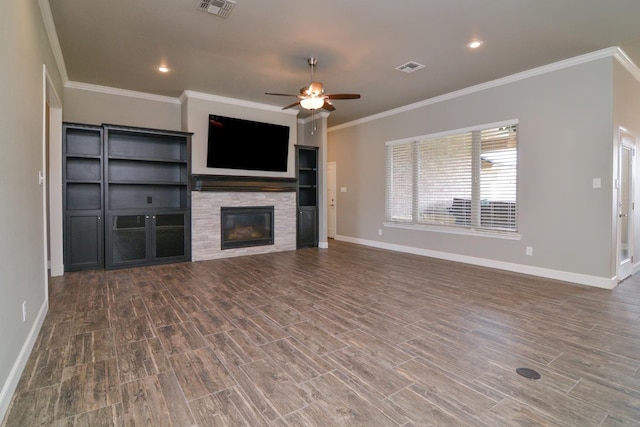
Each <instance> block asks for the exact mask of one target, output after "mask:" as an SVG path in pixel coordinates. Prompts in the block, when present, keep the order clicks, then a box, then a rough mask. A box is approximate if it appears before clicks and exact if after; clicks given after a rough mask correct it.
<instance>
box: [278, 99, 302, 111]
mask: <svg viewBox="0 0 640 427" xmlns="http://www.w3.org/2000/svg"><path fill="white" fill-rule="evenodd" d="M296 105H300V101H298V102H294V103H293V104H289V105H287V106H286V107H282V109H283V110H286V109H287V108H291V107H295V106H296Z"/></svg>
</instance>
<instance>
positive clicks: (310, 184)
mask: <svg viewBox="0 0 640 427" xmlns="http://www.w3.org/2000/svg"><path fill="white" fill-rule="evenodd" d="M296 175H297V178H298V186H297V205H298V206H297V209H298V214H297V246H298V247H299V248H304V247H313V246H318V147H309V146H304V145H297V146H296Z"/></svg>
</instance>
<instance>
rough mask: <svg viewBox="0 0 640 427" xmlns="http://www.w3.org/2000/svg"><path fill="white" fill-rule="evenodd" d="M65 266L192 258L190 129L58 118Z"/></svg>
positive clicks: (78, 267)
mask: <svg viewBox="0 0 640 427" xmlns="http://www.w3.org/2000/svg"><path fill="white" fill-rule="evenodd" d="M63 132H64V156H63V162H64V164H63V171H64V177H63V178H64V180H63V183H64V186H63V192H64V213H65V231H64V262H65V270H67V271H72V270H81V269H96V268H103V267H106V268H108V269H111V268H121V267H132V266H138V265H147V264H160V263H169V262H179V261H189V260H190V259H191V210H190V209H191V198H190V180H189V175H190V170H189V159H190V147H191V134H190V133H185V132H175V131H164V130H155V129H144V128H134V127H127V126H118V125H102V126H90V125H80V124H72V123H65V124H64V127H63Z"/></svg>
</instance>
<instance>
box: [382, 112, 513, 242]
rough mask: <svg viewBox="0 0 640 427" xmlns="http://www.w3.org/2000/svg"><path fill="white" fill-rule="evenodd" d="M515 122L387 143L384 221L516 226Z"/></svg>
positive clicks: (491, 227)
mask: <svg viewBox="0 0 640 427" xmlns="http://www.w3.org/2000/svg"><path fill="white" fill-rule="evenodd" d="M517 131H518V125H517V122H509V123H503V124H500V125H495V124H494V125H487V127H478V128H473V129H466V130H463V131H454V132H451V133H447V134H443V135H442V134H441V135H435V136H425V137H420V138H416V139H414V140H403V141H395V142H389V143H387V189H386V190H387V191H386V203H387V209H386V221H388V222H395V223H404V224H417V225H420V224H423V225H424V224H426V225H435V226H449V227H463V228H470V229H484V230H491V231H503V232H504V231H506V232H510V231H517V175H518V174H517V171H518V151H517V150H518V144H517V142H518V141H517Z"/></svg>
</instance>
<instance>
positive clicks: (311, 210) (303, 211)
mask: <svg viewBox="0 0 640 427" xmlns="http://www.w3.org/2000/svg"><path fill="white" fill-rule="evenodd" d="M308 246H318V208H316V207H304V206H301V207H299V208H298V247H299V248H302V247H308Z"/></svg>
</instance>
